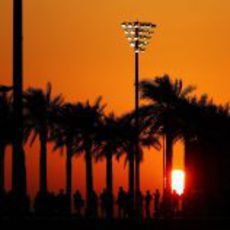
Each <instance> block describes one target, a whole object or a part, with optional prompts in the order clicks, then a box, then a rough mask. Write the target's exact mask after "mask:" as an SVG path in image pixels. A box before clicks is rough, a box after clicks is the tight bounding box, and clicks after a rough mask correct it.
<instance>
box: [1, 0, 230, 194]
mask: <svg viewBox="0 0 230 230" xmlns="http://www.w3.org/2000/svg"><path fill="white" fill-rule="evenodd" d="M11 9H12V0H1V1H0V84H4V83H9V84H10V83H11V75H12V70H11V67H12V66H11V65H12V63H11V59H12V56H11V53H12V47H11V43H12V42H11V41H12V26H11V24H12V11H11ZM229 12H230V2H229V1H228V0H202V1H201V0H174V1H172V0H154V1H153V0H135V1H133V0H111V1H106V0H98V1H93V0H91V1H90V0H84V1H80V0H65V1H64V0H24V42H25V44H24V45H25V46H24V50H25V52H24V70H25V72H24V75H25V81H24V83H25V88H27V87H28V86H31V85H33V86H37V87H44V86H45V84H46V82H47V81H50V82H52V84H53V88H54V91H55V93H59V92H62V93H63V95H64V96H65V97H66V99H68V100H72V101H77V100H86V99H88V98H89V99H91V100H94V99H95V97H97V96H99V95H102V96H103V98H104V102H106V103H108V107H107V111H111V110H113V111H115V112H116V113H118V114H121V113H123V112H125V111H128V110H130V109H132V108H133V53H132V50H131V49H130V48H129V46H128V43H127V41H126V39H125V37H124V35H123V32H122V30H121V28H120V23H121V22H122V21H124V20H134V19H137V18H138V19H139V20H145V21H151V22H154V23H156V24H158V28H157V30H156V33H155V35H154V37H153V38H152V40H151V45H150V46H149V47H148V50H147V52H146V53H145V54H143V55H141V63H140V64H141V69H140V71H141V78H151V77H153V76H156V75H162V74H164V73H168V74H170V75H171V76H172V77H181V78H182V79H183V80H184V82H185V83H186V84H194V85H196V86H197V87H198V90H197V92H198V93H200V92H207V93H208V94H209V95H210V96H211V97H214V99H215V101H217V102H226V101H228V100H229V97H230V91H229V83H230V79H229V76H230V69H229V68H228V66H229V65H228V61H229V60H230V42H229V41H230V14H229ZM178 151H179V152H181V150H178ZM178 151H177V153H178ZM38 154H39V153H38V148H37V147H36V146H34V147H33V148H31V149H27V164H28V175H29V185H28V189H29V191H30V192H32V193H35V191H36V189H37V182H38V178H37V173H34V172H35V171H37V168H38V160H37V159H38V156H39V155H38ZM8 157H9V156H8ZM178 159H179V158H178ZM48 160H49V162H48V163H49V188H50V190H54V189H55V190H57V189H58V188H59V187H61V186H63V185H64V163H65V162H64V157H60V155H59V153H56V154H50V155H49V158H48ZM161 161H162V155H161V153H157V152H154V151H151V152H150V153H149V152H148V153H146V156H145V162H144V163H143V165H142V188H143V189H144V190H145V189H147V188H150V189H152V188H155V187H159V186H160V184H161V175H162V173H161V171H160V170H161V168H162V163H161ZM115 164H116V170H115V173H114V174H115V185H116V189H117V186H118V185H119V184H120V183H122V184H124V185H127V176H126V174H127V171H126V170H125V171H124V163H123V161H121V162H120V163H119V164H118V163H115ZM74 166H75V169H74V178H73V180H74V188H76V187H80V188H81V189H82V190H84V183H85V180H84V175H85V174H84V165H82V159H80V158H79V159H74ZM176 166H177V167H180V166H181V162H176ZM94 171H95V177H96V178H95V185H96V188H97V190H100V189H101V188H102V186H104V185H103V184H102V183H101V179H100V180H99V178H101V177H103V178H104V177H105V175H104V163H100V164H97V165H95V168H94ZM7 172H8V173H9V170H8V171H7ZM124 172H125V176H124ZM57 178H58V179H57ZM7 185H8V187H9V181H8V182H7Z"/></svg>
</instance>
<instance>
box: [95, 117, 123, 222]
mask: <svg viewBox="0 0 230 230" xmlns="http://www.w3.org/2000/svg"><path fill="white" fill-rule="evenodd" d="M121 132H123V129H121V128H120V123H119V119H118V118H116V116H115V114H113V113H111V114H109V115H108V116H106V115H105V116H104V119H103V122H102V123H101V125H100V126H99V130H98V134H97V136H96V140H97V142H98V147H99V148H98V149H97V151H96V158H97V159H98V160H103V159H105V160H106V192H107V195H108V196H109V198H110V199H109V204H108V210H107V213H106V214H107V217H108V218H112V217H113V156H114V155H117V154H120V153H121V152H122V151H123V148H122V139H121Z"/></svg>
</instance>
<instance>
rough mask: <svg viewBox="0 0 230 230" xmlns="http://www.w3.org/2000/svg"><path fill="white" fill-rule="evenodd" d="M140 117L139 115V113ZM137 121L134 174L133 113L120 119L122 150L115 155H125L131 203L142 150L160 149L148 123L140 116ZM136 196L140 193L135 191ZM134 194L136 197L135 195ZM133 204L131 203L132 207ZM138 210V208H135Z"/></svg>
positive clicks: (134, 127)
mask: <svg viewBox="0 0 230 230" xmlns="http://www.w3.org/2000/svg"><path fill="white" fill-rule="evenodd" d="M140 115H141V113H140ZM140 118H141V119H140V121H139V133H138V136H139V150H138V153H139V155H138V156H136V158H137V159H138V163H139V164H138V165H136V167H138V168H136V172H135V162H134V160H135V154H136V151H135V150H134V148H135V147H134V146H135V145H134V143H135V141H136V133H135V130H136V126H135V119H134V113H130V114H126V115H124V116H123V117H121V119H120V129H121V131H120V138H121V143H122V150H123V151H120V152H119V153H118V155H117V157H118V158H119V157H120V156H121V155H122V154H126V160H127V162H128V164H129V194H130V196H131V197H132V200H131V202H134V199H133V197H134V184H135V177H134V175H135V173H137V174H138V175H137V177H136V178H138V180H139V181H140V179H139V178H140V168H139V167H140V162H141V161H142V159H143V148H144V147H155V148H157V149H159V148H160V144H159V141H158V136H157V135H156V133H155V132H153V130H151V129H149V122H148V120H145V119H144V118H143V117H142V115H141V116H140ZM136 192H137V194H138V192H140V191H136ZM137 194H136V195H137ZM133 205H134V203H132V206H133ZM137 208H138V207H137Z"/></svg>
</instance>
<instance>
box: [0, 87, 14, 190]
mask: <svg viewBox="0 0 230 230" xmlns="http://www.w3.org/2000/svg"><path fill="white" fill-rule="evenodd" d="M12 111H13V110H12V100H11V98H10V97H9V96H7V94H6V92H5V91H4V92H3V93H1V92H0V194H3V193H4V191H5V190H4V181H5V180H4V178H5V176H4V157H5V150H6V147H7V145H9V144H11V143H12V135H13V133H12V128H13V127H12V119H13V116H12V115H13V114H12Z"/></svg>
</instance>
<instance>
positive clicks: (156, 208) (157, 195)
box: [154, 189, 160, 218]
mask: <svg viewBox="0 0 230 230" xmlns="http://www.w3.org/2000/svg"><path fill="white" fill-rule="evenodd" d="M159 206H160V191H159V189H156V191H155V193H154V216H155V218H158V217H159Z"/></svg>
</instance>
